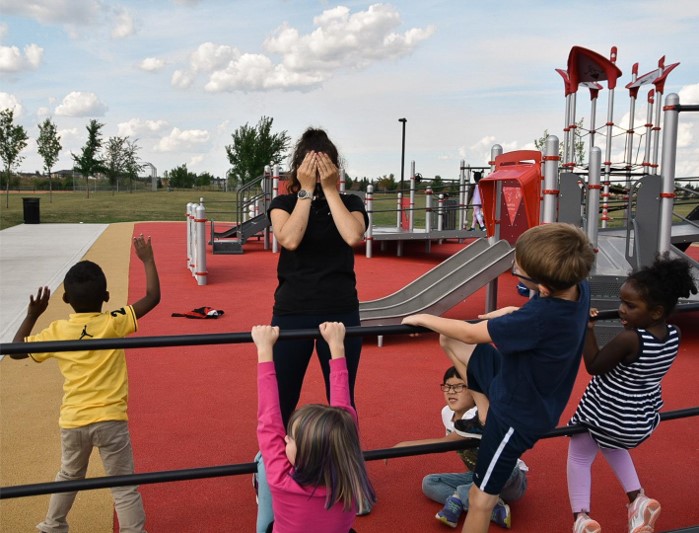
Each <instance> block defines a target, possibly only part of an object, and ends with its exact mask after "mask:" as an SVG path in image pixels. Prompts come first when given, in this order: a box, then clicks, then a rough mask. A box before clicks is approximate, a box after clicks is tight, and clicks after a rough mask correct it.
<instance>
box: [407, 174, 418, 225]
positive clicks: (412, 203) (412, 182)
mask: <svg viewBox="0 0 699 533" xmlns="http://www.w3.org/2000/svg"><path fill="white" fill-rule="evenodd" d="M416 181H417V180H416V178H415V161H411V162H410V202H408V207H409V208H410V211H408V231H413V230H414V229H415V217H414V215H415V190H416V189H417V187H416V185H417V184H416Z"/></svg>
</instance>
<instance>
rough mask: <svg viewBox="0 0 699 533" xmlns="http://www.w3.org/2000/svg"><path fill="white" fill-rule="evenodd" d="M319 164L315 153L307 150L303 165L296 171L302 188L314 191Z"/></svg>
mask: <svg viewBox="0 0 699 533" xmlns="http://www.w3.org/2000/svg"><path fill="white" fill-rule="evenodd" d="M317 166H318V165H317V163H316V156H315V153H314V152H307V153H306V157H304V158H303V162H302V163H301V166H299V168H298V170H297V171H296V177H297V178H298V180H299V183H300V184H301V188H302V189H304V190H306V191H308V192H310V193H313V190H314V189H315V188H316V179H317V178H316V176H317V170H318V169H317Z"/></svg>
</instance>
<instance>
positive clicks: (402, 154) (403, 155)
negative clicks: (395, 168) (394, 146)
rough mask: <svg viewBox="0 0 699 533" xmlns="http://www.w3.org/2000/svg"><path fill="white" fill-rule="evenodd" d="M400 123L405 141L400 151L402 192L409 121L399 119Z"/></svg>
mask: <svg viewBox="0 0 699 533" xmlns="http://www.w3.org/2000/svg"><path fill="white" fill-rule="evenodd" d="M398 122H402V123H403V136H402V137H403V140H402V142H401V149H400V190H401V191H403V179H404V177H405V123H406V122H408V119H407V118H399V119H398Z"/></svg>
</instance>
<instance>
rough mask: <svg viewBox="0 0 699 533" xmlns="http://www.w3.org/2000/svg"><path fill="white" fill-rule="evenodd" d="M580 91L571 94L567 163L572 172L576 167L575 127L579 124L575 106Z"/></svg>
mask: <svg viewBox="0 0 699 533" xmlns="http://www.w3.org/2000/svg"><path fill="white" fill-rule="evenodd" d="M577 97H578V93H572V94H571V95H570V102H571V103H570V123H569V124H568V130H569V131H568V137H569V140H568V154H567V155H566V159H567V161H566V163H567V164H568V165H567V166H568V168H569V169H570V171H571V172H572V171H573V169H574V168H575V129H576V128H577V127H578V125H577V124H576V123H575V108H576V105H577Z"/></svg>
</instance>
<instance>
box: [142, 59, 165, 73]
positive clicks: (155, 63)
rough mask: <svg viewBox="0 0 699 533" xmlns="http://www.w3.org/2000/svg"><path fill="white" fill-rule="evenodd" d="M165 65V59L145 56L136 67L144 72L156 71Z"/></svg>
mask: <svg viewBox="0 0 699 533" xmlns="http://www.w3.org/2000/svg"><path fill="white" fill-rule="evenodd" d="M163 67H165V61H163V60H162V59H159V58H157V57H147V58H145V59H144V60H143V61H141V62H140V63H139V65H138V68H140V69H141V70H145V71H146V72H157V71H159V70H162V69H163Z"/></svg>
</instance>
